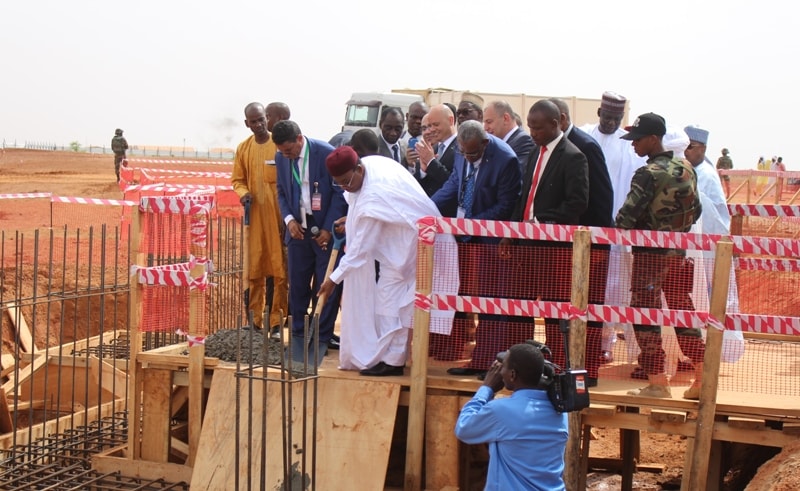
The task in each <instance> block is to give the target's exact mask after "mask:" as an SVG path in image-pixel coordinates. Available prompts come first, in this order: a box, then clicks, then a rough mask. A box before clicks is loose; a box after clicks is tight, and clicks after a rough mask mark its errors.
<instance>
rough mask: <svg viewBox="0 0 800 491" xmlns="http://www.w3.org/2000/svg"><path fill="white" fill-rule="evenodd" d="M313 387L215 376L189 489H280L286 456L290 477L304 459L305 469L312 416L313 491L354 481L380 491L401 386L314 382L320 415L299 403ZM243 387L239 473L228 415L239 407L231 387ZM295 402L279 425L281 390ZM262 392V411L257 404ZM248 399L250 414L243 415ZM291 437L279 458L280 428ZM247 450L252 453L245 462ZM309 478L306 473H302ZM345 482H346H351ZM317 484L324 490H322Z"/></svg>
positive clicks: (350, 485) (354, 381)
mask: <svg viewBox="0 0 800 491" xmlns="http://www.w3.org/2000/svg"><path fill="white" fill-rule="evenodd" d="M314 381H315V380H314V379H312V380H311V381H308V382H293V383H289V382H286V383H281V382H271V381H270V382H266V383H264V382H262V381H260V380H254V381H253V383H252V394H250V393H249V389H248V387H249V386H250V385H251V384H248V383H245V382H244V381H239V380H238V379H237V377H235V374H234V372H233V371H232V370H215V371H214V379H213V381H212V383H211V391H210V393H209V398H208V406H207V407H206V414H205V418H204V421H203V432H202V434H201V438H200V448H199V449H198V454H197V458H196V460H195V462H196V465H195V466H194V469H195V472H194V474H193V476H192V483H191V489H214V490H220V491H224V490H234V489H236V488H235V485H236V479H237V476H239V477H238V478H239V479H241V480H242V482H241V483H240V484H239V486H240V487H239V489H245V488H246V482H245V481H244V480H246V479H247V476H250V477H251V478H252V479H253V480H254V482H255V483H263V485H264V487H265V488H266V489H283V488H282V487H281V486H283V484H282V483H283V476H284V462H283V459H282V457H285V456H286V455H290V456H291V458H292V461H290V462H287V469H289V471H290V472H291V469H292V466H295V473H296V472H297V469H300V468H302V465H301V463H300V459H302V458H303V457H305V459H306V466H308V465H310V462H311V461H310V459H311V446H310V444H311V443H312V442H311V440H310V439H311V438H314V435H312V434H310V432H309V434H308V436H307V438H308V440H307V441H305V442H304V441H303V439H302V423H303V418H302V416H303V411H305V414H306V416H307V417H308V418H309V419H307V421H306V423H307V424H308V425H309V426H308V428H309V429H310V428H311V424H312V422H313V419H311V417H312V416H313V413H314V412H316V414H317V434H316V462H317V467H316V488H317V489H321V488H322V487H324V489H325V490H326V491H327V490H331V491H338V490H350V489H352V488H353V478H354V477H353V476H357V480H358V488H359V489H383V484H384V481H385V479H386V470H387V468H388V461H389V451H390V448H391V441H392V433H393V428H394V420H395V416H396V413H397V400H398V397H399V393H400V386H399V385H398V384H396V383H392V382H383V381H375V380H374V379H373V380H369V379H364V380H359V379H335V378H319V379H316V383H317V384H318V386H317V389H318V397H317V407H316V408H314V407H313V404H312V402H311V400H310V399H308V400H307V402H304V399H303V392H304V385H306V389H307V395H308V397H309V398H310V397H311V395H312V393H313V390H312V384H313V383H314ZM237 382H239V384H240V389H241V391H240V394H239V401H240V404H241V408H242V410H241V412H242V414H249V415H251V416H252V422H253V426H252V427H250V428H249V429H248V427H247V419H246V418H242V421H241V422H240V427H239V439H240V441H239V452H240V455H239V466H238V467H237V466H236V465H235V460H234V457H235V454H236V451H237V448H236V419H235V418H234V417H232V412H233V411H232V408H233V407H234V405H235V404H236V402H235V401H236V385H237ZM282 387H283V388H285V389H286V392H287V395H288V394H290V393H291V394H292V398H293V399H292V402H293V404H292V406H291V407H288V406H287V411H288V413H287V417H286V418H285V419H284V418H283V417H282V407H283V406H282V401H287V403H288V399H282V398H281V388H282ZM264 390H266V391H267V398H266V404H262V396H263V394H264V392H263V391H264ZM250 397H252V400H253V401H254V405H253V407H248V400H249V399H250ZM263 419H266V430H265V433H263V434H265V435H266V442H265V445H266V448H262V440H261V438H262V428H263V426H262V421H263ZM284 421H285V422H286V424H287V425H289V426H288V427H290V428H291V429H292V440H294V441H289V442H288V445H289V452H284V443H283V436H282V435H283V427H282V422H284ZM247 449H249V451H250V452H251V458H250V459H249V461H248V458H247ZM262 450H263V451H264V454H263V455H265V456H266V473H265V472H264V469H262V467H261V456H262ZM306 473H307V474H308V473H309V471H308V470H306ZM346 476H350V477H349V478H348V477H346ZM321 483H322V484H321Z"/></svg>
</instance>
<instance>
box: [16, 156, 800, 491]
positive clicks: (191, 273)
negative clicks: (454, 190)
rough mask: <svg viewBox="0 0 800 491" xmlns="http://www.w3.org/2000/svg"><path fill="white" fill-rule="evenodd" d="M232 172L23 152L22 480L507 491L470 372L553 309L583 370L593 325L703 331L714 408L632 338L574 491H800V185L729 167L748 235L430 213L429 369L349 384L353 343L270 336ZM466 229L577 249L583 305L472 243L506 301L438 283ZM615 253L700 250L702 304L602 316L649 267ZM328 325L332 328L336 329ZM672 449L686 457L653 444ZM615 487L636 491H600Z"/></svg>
mask: <svg viewBox="0 0 800 491" xmlns="http://www.w3.org/2000/svg"><path fill="white" fill-rule="evenodd" d="M231 169H232V163H231V162H230V161H225V160H219V161H214V160H182V159H162V158H132V159H130V160H129V162H128V166H127V167H125V168H124V169H123V171H122V175H121V177H122V179H121V181H120V183H119V185H118V184H116V183H115V182H114V173H113V165H112V162H111V159H110V158H109V157H108V156H103V155H88V154H87V155H80V156H78V155H77V154H75V153H71V152H46V151H36V150H13V151H6V152H5V153H4V154H3V156H2V160H0V189H2V190H3V191H2V193H3V194H0V265H1V267H2V269H0V308H2V312H0V316H2V329H1V330H0V345H1V346H2V354H1V357H0V489H4V490H32V489H36V490H45V489H47V490H71V489H75V490H78V489H81V490H83V489H87V490H117V489H122V490H124V489H131V490H133V489H137V490H163V489H175V490H188V489H193V490H194V489H197V490H201V489H208V490H237V491H238V490H250V489H264V490H287V491H288V490H313V489H317V490H324V491H327V490H339V489H341V490H345V489H347V490H353V489H355V490H365V491H372V490H392V489H405V490H409V491H412V490H423V489H426V490H451V491H452V490H457V489H461V490H472V489H483V485H484V481H483V480H484V479H485V469H486V464H487V461H488V454H487V452H486V449H485V446H480V445H466V444H464V443H461V442H459V441H458V440H457V439H456V437H455V435H454V432H453V428H454V426H455V423H456V419H457V417H458V414H459V411H460V409H461V407H462V406H463V405H464V404H465V403H466V402H467V401H468V400H469V399H470V398H471V397H472V395H473V394H474V392H475V390H476V389H477V388H478V387H479V386H480V384H481V382H480V381H479V380H477V379H476V378H474V377H454V376H452V375H448V374H447V372H446V370H447V368H449V367H451V366H453V365H454V363H455V364H458V363H459V362H460V361H463V360H465V359H467V358H469V355H470V349H471V346H473V345H474V332H473V331H474V329H475V324H474V317H475V315H478V314H480V315H497V316H508V317H514V318H520V319H523V318H524V319H535V321H532V322H530V323H529V322H522V321H520V322H509V323H508V326H507V329H508V332H510V333H513V335H514V337H516V338H519V339H522V340H524V339H526V338H535V339H537V340H541V341H544V327H543V326H544V321H543V319H545V318H555V319H562V320H565V321H568V322H569V325H570V332H571V334H570V336H569V343H568V348H567V349H568V350H569V358H570V359H571V361H572V365H573V366H578V367H580V366H583V364H584V353H585V351H586V343H587V340H586V338H587V328H586V322H587V321H601V322H607V323H620V324H626V323H642V321H643V320H645V321H650V322H652V323H653V324H660V325H664V326H672V328H685V327H700V328H702V330H703V332H704V337H705V354H704V358H703V359H704V363H703V368H702V373H703V385H702V388H701V392H700V396H699V400H690V399H685V398H682V397H681V394H683V391H684V389H686V388H688V387H689V385H690V384H691V381H692V377H693V376H694V374H693V373H692V372H690V371H686V370H684V369H682V364H685V363H686V359H687V358H686V356H685V355H687V353H681V352H680V351H679V350H678V346H677V343H675V342H674V336H669V335H665V336H664V338H665V344H664V349H665V351H667V370H668V372H669V374H670V375H671V380H670V384H671V386H672V392H673V397H672V398H665V399H656V398H651V397H636V396H630V395H628V394H627V391H628V390H630V389H634V388H637V387H640V386H641V385H642V381H641V380H637V379H635V378H632V377H631V374H632V372H633V371H634V370H635V368H636V363H637V361H636V352H635V347H634V346H632V345H631V344H632V343H631V342H630V340H631V336H630V335H628V336H625V334H626V333H625V332H622V331H620V332H618V333H617V334H618V336H619V339H618V340H617V342H616V343H615V344H614V348H613V353H612V355H613V356H611V359H610V360H608V361H609V362H608V363H605V364H604V365H603V366H602V367H601V368H600V372H599V377H598V384H597V386H596V387H592V388H591V389H590V398H591V405H590V406H589V407H588V408H586V409H583V410H582V411H579V412H572V413H569V432H570V435H569V442H568V446H567V453H566V469H565V476H564V477H565V481H566V482H567V489H570V490H579V489H622V490H626V491H627V490H633V489H682V490H710V491H716V490H733V489H745V488H747V489H750V490H762V489H763V490H766V489H773V487H771V486H773V485H775V484H776V483H780V485H782V486H784V487H782V488H780V489H799V488H800V478H798V477H797V476H800V472H797V471H798V469H797V464H796V463H793V461H792V460H791V458H790V457H791V456H792V455H794V456H797V452H800V443H798V441H800V438H799V437H800V370H798V359H800V358H799V357H800V344H798V341H800V337H798V336H800V297H798V295H797V291H798V288H799V287H800V261H798V257H800V204H796V203H797V202H798V199H800V191H798V190H796V189H794V188H793V187H791V186H789V182H790V180H792V182H795V181H794V180H795V179H797V178H798V177H800V173H798V172H772V171H749V170H746V171H745V170H736V171H727V172H728V174H729V175H730V176H731V178H732V184H733V186H732V189H733V191H732V193H731V196H730V198H729V210H730V212H731V216H732V224H731V231H730V232H731V233H730V235H728V236H718V235H703V234H693V233H665V232H642V231H622V230H618V229H605V228H594V227H591V228H587V227H576V226H560V225H534V224H531V223H509V222H490V221H480V220H465V219H444V218H440V219H434V218H430V219H423V220H421V221H420V223H419V230H420V233H419V242H418V245H417V252H418V257H417V285H416V289H417V291H416V299H417V300H416V302H415V311H414V324H413V326H414V329H413V334H412V336H413V339H412V343H411V348H410V357H409V359H410V361H409V363H407V366H406V368H405V372H404V375H402V376H391V377H381V378H376V377H365V376H361V375H359V373H358V372H356V371H345V370H339V369H338V363H337V354H336V352H335V351H334V352H329V354H328V355H327V356H326V357H325V358H324V360H323V361H322V364H321V366H320V367H319V368H317V367H316V366H315V364H314V363H313V361H312V360H308V363H303V364H300V366H298V365H297V364H292V366H286V362H285V361H284V356H283V351H284V350H283V345H284V342H285V341H284V338H285V337H288V334H287V333H286V332H284V333H282V334H281V339H280V340H275V339H270V337H269V335H268V332H265V331H255V330H254V329H253V328H252V326H250V325H249V324H248V320H247V318H248V316H247V315H246V312H245V308H244V303H243V301H242V298H243V291H244V287H243V284H244V283H243V281H242V272H243V243H244V242H243V232H244V228H243V221H242V216H243V210H242V206H241V205H240V204H239V199H238V197H237V196H236V194H235V193H233V190H232V188H231V184H230V173H231ZM758 178H766V179H768V182H767V184H766V185H764V186H757V185H756V182H757V179H758ZM446 235H473V236H484V237H496V238H499V237H505V238H513V239H530V240H537V241H548V242H558V243H567V244H569V247H567V248H559V249H552V248H551V249H547V248H545V250H544V251H543V252H541V253H542V254H561V253H564V254H568V257H567V258H566V259H565V260H566V262H567V263H568V264H570V265H571V267H570V268H564V269H560V270H553V271H551V272H549V273H548V278H547V281H553V282H558V284H560V285H561V284H563V285H564V295H565V297H566V298H569V301H568V302H564V301H548V300H542V299H534V300H529V299H525V297H524V295H522V294H517V290H520V289H521V288H523V287H524V286H525V285H528V284H532V283H535V282H536V281H537V279H536V277H534V276H531V275H534V272H529V271H526V270H525V268H521V267H520V265H521V264H524V263H523V262H509V263H502V262H501V261H499V260H495V259H494V258H496V257H498V253H497V250H496V248H493V246H486V245H473V246H467V247H465V248H463V249H462V248H459V270H460V271H453V272H452V274H454V275H456V276H460V277H461V278H462V280H463V281H466V275H465V274H464V271H470V270H469V268H470V267H472V268H478V270H480V271H482V269H481V268H485V267H487V266H486V264H487V263H491V269H492V271H494V273H493V274H494V275H495V277H493V278H492V279H493V280H495V281H491V282H487V283H490V284H501V285H503V286H504V287H505V289H503V290H502V291H501V290H500V289H497V290H495V289H492V288H488V287H486V286H483V285H466V286H465V285H463V284H462V288H461V289H460V293H459V294H458V295H452V294H447V293H444V292H439V291H436V290H435V289H434V287H433V285H434V278H433V269H434V261H435V254H434V250H435V247H436V244H438V240H437V239H436V237H439V236H446ZM593 246H603V247H605V246H609V247H614V246H619V247H630V246H638V247H674V248H681V249H685V250H686V251H687V256H688V257H689V258H691V259H692V264H693V269H692V272H691V273H690V275H689V277H690V280H691V281H690V283H691V284H692V285H693V292H692V298H693V309H691V310H687V309H673V308H666V307H665V308H663V309H641V308H631V307H619V306H610V305H603V304H602V303H597V302H596V301H594V300H593V299H592V298H590V297H591V291H592V288H591V284H592V282H593V281H594V282H597V281H598V279H597V277H596V274H595V273H596V272H597V271H598V270H599V269H603V270H604V271H607V274H608V275H609V276H617V277H620V278H622V277H625V276H626V275H627V277H629V276H630V271H629V270H626V269H624V268H623V267H618V268H616V269H615V268H613V267H609V266H607V265H608V264H609V263H610V262H611V263H613V262H614V261H613V260H612V261H610V260H609V257H608V255H606V256H605V258H604V257H603V256H602V255H598V254H597V247H593ZM611 250H612V251H613V250H614V249H613V248H612V249H611ZM554 251H562V252H554ZM611 254H612V259H613V254H614V252H612V253H611ZM468 262H469V263H475V264H478V265H473V266H468V265H467V266H465V264H466V263H468ZM620 263H624V261H621V262H620ZM465 267H466V268H467V269H466V270H465V269H464V268H465ZM538 281H541V280H538ZM603 283H605V280H603ZM509 292H510V293H509ZM733 297H735V301H732V300H731V299H732V298H733ZM431 310H439V311H455V312H462V313H465V314H467V318H468V319H469V323H470V324H469V325H468V327H467V328H466V329H465V334H464V335H465V340H466V342H465V347H464V348H463V350H462V349H461V348H459V349H457V350H455V351H453V350H452V349H450V351H443V350H446V349H449V348H442V347H441V346H442V345H441V344H437V343H435V342H433V341H432V339H435V338H434V335H432V334H430V333H429V327H430V323H431ZM306 322H307V323H308V328H309V330H310V331H313V330H314V328H315V318H314V317H313V316H309V318H308V319H306ZM645 323H646V322H645ZM338 329H339V327H338V325H337V331H338ZM665 332H666V331H665ZM341 335H342V336H346V335H347V333H346V332H343V333H341ZM653 437H655V438H656V439H655V440H653V439H652V438H653ZM659 438H660V439H659ZM653 442H656V443H653ZM658 442H661V443H658ZM648 445H649V447H648ZM659 445H663V446H665V447H669V449H670V450H673V449H674V452H672V453H671V454H670V457H669V459H671V460H677V462H679V464H678V465H673V464H672V463H671V462H670V463H667V462H666V459H667V458H668V457H666V456H665V455H664V454H655V453H653V452H652V451H651V450H652V449H653V447H657V446H659ZM661 450H662V451H663V450H664V448H662V449H661ZM764 463H766V464H765V465H763V466H762V467H761V470H760V471H759V470H758V467H759V466H761V464H764ZM757 471H758V472H757ZM598 473H599V474H602V475H603V476H609V475H614V476H616V477H615V478H614V480H613V482H614V483H615V484H614V485H615V486H617V487H611V488H609V487H605V488H602V487H600V486H597V487H593V486H594V485H593V484H592V482H591V480H592V479H593V476H595V475H598ZM793 479H794V480H793ZM609 482H610V481H609Z"/></svg>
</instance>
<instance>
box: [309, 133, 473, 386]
mask: <svg viewBox="0 0 800 491" xmlns="http://www.w3.org/2000/svg"><path fill="white" fill-rule="evenodd" d="M325 163H326V166H327V168H328V172H329V173H330V174H331V176H333V179H334V181H335V183H336V184H337V185H339V186H341V187H342V188H343V189H344V190H345V191H347V192H346V193H345V199H346V200H347V202H348V204H349V209H348V212H347V217H346V230H347V254H346V255H345V256H344V257H343V258H342V260H341V262H340V263H339V266H338V267H337V268H336V269H335V270H334V271H333V273H332V274H331V275H330V277H329V278H327V279H326V280H325V282H324V283H323V285H322V286H321V287H320V295H321V296H322V295H325V294H326V293H327V292H329V291H333V289H334V286H335V284H339V283H341V282H342V281H343V280H344V281H345V282H344V291H343V296H342V304H341V305H342V313H341V332H342V334H341V347H340V350H339V368H340V369H343V370H360V373H361V374H362V375H373V376H387V375H402V374H403V367H404V366H405V362H406V358H407V346H408V333H409V328H410V327H411V314H412V311H413V307H414V294H415V288H416V272H417V240H418V228H417V221H418V220H419V219H420V218H422V217H425V216H435V217H439V216H441V215H440V213H439V211H438V209H437V208H436V205H434V204H433V202H432V201H431V200H430V198H429V197H428V195H427V194H425V191H423V190H422V187H420V185H419V183H418V182H417V181H416V180H415V179H414V176H412V175H411V174H409V172H408V171H407V170H406V169H404V168H403V167H401V166H398V165H397V164H396V162H394V161H393V160H392V159H388V158H386V157H382V156H378V155H375V156H368V157H364V158H363V159H359V158H358V155H357V154H356V152H355V151H354V150H353V149H352V148H350V147H347V146H343V147H339V148H337V149H336V150H334V151H333V152H332V153H331V154H330V156H328V158H327V160H326V162H325ZM343 221H344V220H340V221H339V223H342V222H343ZM337 232H338V229H337ZM437 241H440V242H443V243H447V242H449V243H450V244H451V246H452V250H453V251H455V241H454V240H453V237H452V236H438V237H437ZM435 257H436V254H435ZM441 258H442V256H438V257H436V259H441ZM376 260H377V261H378V262H379V263H380V274H379V277H378V280H377V282H376V280H375V267H374V264H375V261H376ZM456 260H457V256H456V255H455V254H450V255H447V258H446V260H444V261H442V260H435V261H434V264H435V269H436V271H435V274H434V290H439V289H443V290H444V291H449V292H450V293H452V294H455V293H456V292H457V290H458V266H457V264H456ZM448 265H449V267H448ZM442 267H444V268H446V270H447V273H446V274H440V273H439V269H440V268H442ZM443 282H444V283H443ZM437 321H439V322H440V321H444V323H448V322H449V323H452V312H451V313H450V315H447V314H445V315H438V316H434V314H433V313H432V324H433V323H434V322H437ZM431 328H432V329H433V330H440V329H439V328H436V327H434V326H433V325H432V326H431ZM446 330H447V329H446V328H445V331H446Z"/></svg>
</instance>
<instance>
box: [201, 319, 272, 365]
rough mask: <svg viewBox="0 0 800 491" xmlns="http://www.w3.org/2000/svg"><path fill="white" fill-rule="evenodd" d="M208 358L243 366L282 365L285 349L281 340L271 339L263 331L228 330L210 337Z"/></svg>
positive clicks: (207, 342) (207, 339) (208, 338)
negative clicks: (238, 363) (237, 362)
mask: <svg viewBox="0 0 800 491" xmlns="http://www.w3.org/2000/svg"><path fill="white" fill-rule="evenodd" d="M205 346H206V356H210V357H214V358H219V359H220V360H223V361H229V362H234V363H235V362H236V361H237V358H238V357H240V358H239V360H238V361H239V362H240V363H241V364H243V365H250V364H253V365H264V364H266V365H280V363H281V357H282V354H283V347H282V345H281V342H280V341H279V340H273V339H270V338H269V333H268V332H265V331H262V330H251V329H250V328H247V327H244V328H242V329H227V330H223V331H217V332H215V333H214V334H212V335H210V336H208V337H207V338H206V342H205Z"/></svg>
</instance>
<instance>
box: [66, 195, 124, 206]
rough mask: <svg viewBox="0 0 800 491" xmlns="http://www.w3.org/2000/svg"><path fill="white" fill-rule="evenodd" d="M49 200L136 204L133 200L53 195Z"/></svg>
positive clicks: (115, 204) (111, 204)
mask: <svg viewBox="0 0 800 491" xmlns="http://www.w3.org/2000/svg"><path fill="white" fill-rule="evenodd" d="M51 201H52V202H54V203H74V204H81V205H105V206H136V202H135V201H126V200H119V199H99V198H69V197H65V196H53V197H52V198H51Z"/></svg>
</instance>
